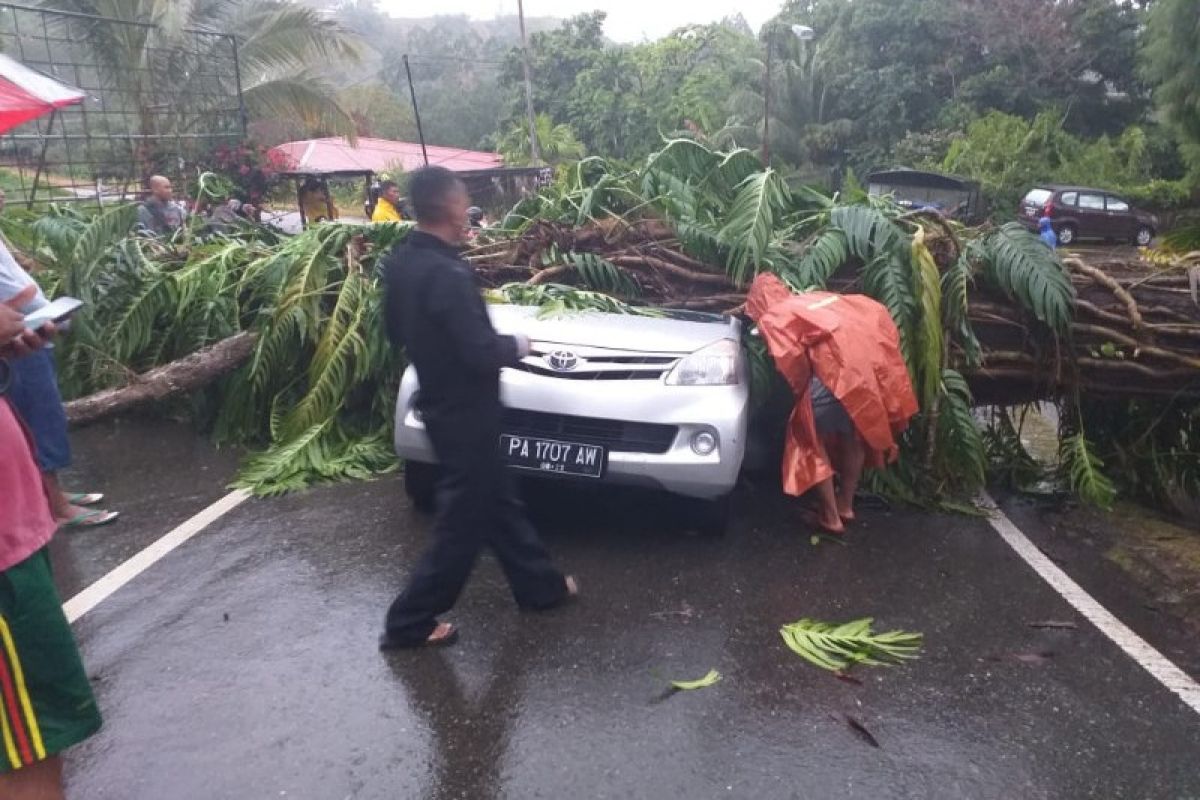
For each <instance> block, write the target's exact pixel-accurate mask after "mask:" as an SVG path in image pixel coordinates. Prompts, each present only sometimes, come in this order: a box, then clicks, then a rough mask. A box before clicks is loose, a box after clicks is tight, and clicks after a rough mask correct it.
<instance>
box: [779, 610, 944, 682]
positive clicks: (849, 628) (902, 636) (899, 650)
mask: <svg viewBox="0 0 1200 800" xmlns="http://www.w3.org/2000/svg"><path fill="white" fill-rule="evenodd" d="M872 622H873V620H872V619H871V618H869V617H867V618H863V619H857V620H851V621H850V622H845V623H842V624H840V625H834V624H830V623H827V622H818V621H817V620H814V619H808V618H805V619H801V620H799V621H797V622H793V623H791V624H789V625H784V626H783V627H782V628H780V630H779V633H780V635H781V636H782V637H783V641H784V643H785V644H787V646H788V648H789V649H791V650H792V652H794V653H796V654H797V655H798V656H800V657H801V658H803V659H804V660H806V661H808V662H809V663H810V664H813V665H814V666H817V667H820V668H821V669H827V670H830V671H832V672H837V671H842V670H846V669H848V668H850V667H852V666H854V665H855V664H866V665H868V666H893V665H895V664H899V663H902V662H903V661H906V660H909V659H913V658H917V656H918V653H919V652H920V649H921V645H922V640H923V637H922V635H921V634H919V633H909V632H907V631H888V632H886V633H879V634H877V633H875V632H874V631H873V630H872V629H871V624H872Z"/></svg>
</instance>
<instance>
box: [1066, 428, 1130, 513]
mask: <svg viewBox="0 0 1200 800" xmlns="http://www.w3.org/2000/svg"><path fill="white" fill-rule="evenodd" d="M1058 452H1059V462H1060V465H1061V467H1060V468H1061V471H1062V474H1063V475H1064V476H1065V477H1066V479H1067V482H1068V484H1069V485H1070V487H1071V491H1073V492H1075V493H1076V494H1077V495H1079V497H1080V498H1081V499H1082V500H1083V501H1084V502H1086V503H1090V504H1092V505H1094V506H1098V507H1099V508H1112V504H1113V501H1114V500H1115V499H1116V496H1117V490H1116V487H1114V486H1113V482H1112V481H1111V480H1110V479H1109V478H1108V476H1107V475H1105V474H1104V472H1103V469H1104V462H1103V461H1101V460H1100V459H1099V457H1097V456H1096V454H1095V453H1094V452H1093V450H1092V445H1091V444H1090V443H1089V442H1088V440H1087V437H1086V436H1085V435H1084V433H1083V431H1080V432H1078V433H1075V434H1073V435H1071V436H1067V437H1065V438H1063V439H1062V440H1061V441H1060V442H1059V451H1058Z"/></svg>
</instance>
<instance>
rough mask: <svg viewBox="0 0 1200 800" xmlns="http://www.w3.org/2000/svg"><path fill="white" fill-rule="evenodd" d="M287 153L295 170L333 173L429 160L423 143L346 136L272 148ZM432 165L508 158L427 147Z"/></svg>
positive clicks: (485, 165)
mask: <svg viewBox="0 0 1200 800" xmlns="http://www.w3.org/2000/svg"><path fill="white" fill-rule="evenodd" d="M271 149H272V151H275V152H280V153H282V154H283V155H285V156H287V159H288V161H289V163H290V164H291V169H292V170H293V171H295V172H311V173H313V174H323V173H329V172H355V171H363V172H387V171H388V170H392V169H395V168H396V167H397V166H399V167H401V168H402V169H403V170H404V171H405V172H411V171H412V170H415V169H419V168H420V167H422V166H424V164H425V161H424V159H423V158H422V157H421V145H420V144H418V143H416V142H395V141H391V140H389V139H370V138H366V137H360V138H359V140H358V146H357V147H352V146H351V145H350V144H349V143H348V142H347V141H346V140H345V139H341V138H337V137H332V138H328V139H305V140H303V141H299V142H286V143H284V144H281V145H278V146H277V147H273V148H271ZM426 150H427V151H428V152H429V164H430V165H431V166H439V167H445V168H446V169H450V170H454V171H455V172H469V171H472V170H483V169H496V168H497V167H503V166H504V159H503V158H501V157H500V156H499V155H497V154H496V153H484V152H480V151H478V150H461V149H459V148H457V147H438V146H436V145H428V146H426Z"/></svg>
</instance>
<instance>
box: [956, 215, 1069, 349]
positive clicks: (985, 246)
mask: <svg viewBox="0 0 1200 800" xmlns="http://www.w3.org/2000/svg"><path fill="white" fill-rule="evenodd" d="M977 252H978V253H979V254H980V255H981V256H982V257H983V259H984V270H983V276H984V278H985V279H986V280H987V281H988V282H989V283H990V284H992V285H993V286H995V287H996V288H998V289H1000V290H1001V291H1003V292H1004V293H1005V294H1007V295H1008V296H1009V297H1011V298H1013V299H1014V300H1016V301H1017V302H1018V303H1020V304H1021V306H1022V307H1024V308H1025V309H1026V310H1027V311H1028V312H1029V313H1031V314H1033V315H1034V316H1035V317H1037V318H1038V319H1039V320H1041V321H1042V322H1044V323H1046V325H1048V326H1049V327H1050V329H1051V330H1053V331H1054V332H1055V333H1057V334H1058V335H1060V336H1062V335H1065V334H1066V333H1067V331H1068V329H1069V327H1070V324H1071V317H1072V315H1073V313H1074V304H1075V288H1074V287H1073V286H1072V285H1071V278H1070V276H1069V275H1068V274H1067V270H1066V268H1065V267H1064V266H1063V264H1062V262H1061V261H1060V260H1059V259H1058V256H1057V255H1055V253H1054V251H1053V250H1051V249H1050V248H1048V247H1046V246H1045V245H1044V244H1043V243H1042V241H1041V240H1040V239H1038V238H1037V237H1036V236H1034V235H1033V234H1031V233H1030V232H1029V231H1027V230H1025V228H1023V227H1022V226H1021V225H1020V224H1019V223H1016V222H1010V223H1008V224H1006V225H1004V226H1003V227H1002V228H1000V230H998V231H996V232H995V233H993V234H992V235H991V236H988V237H987V238H986V239H984V241H983V243H982V245H981V246H980V248H979V250H978V251H977Z"/></svg>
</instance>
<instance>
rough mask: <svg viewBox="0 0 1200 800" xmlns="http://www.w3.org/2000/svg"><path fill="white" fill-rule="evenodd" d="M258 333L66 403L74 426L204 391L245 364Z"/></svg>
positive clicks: (226, 341)
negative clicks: (116, 386) (119, 385)
mask: <svg viewBox="0 0 1200 800" xmlns="http://www.w3.org/2000/svg"><path fill="white" fill-rule="evenodd" d="M257 339H258V334H256V333H253V332H250V331H243V332H241V333H238V334H235V335H233V336H231V337H229V338H228V339H223V340H221V341H219V342H217V343H216V344H214V345H210V346H209V347H206V348H204V349H203V350H198V351H196V352H195V353H192V354H191V355H189V356H184V357H183V358H181V359H179V360H178V361H172V362H171V363H170V364H164V365H163V366H161V367H156V368H154V369H152V370H150V371H149V372H146V373H143V374H141V375H138V376H136V377H135V378H134V379H133V381H132V382H131V383H129V384H128V385H127V386H122V387H119V388H116V389H106V390H104V391H102V392H97V393H96V394H92V395H88V396H87V397H81V398H79V399H78V400H72V401H70V402H69V403H66V404H65V407H66V410H67V419H68V421H70V423H71V424H72V425H87V424H89V423H92V422H96V421H97V420H100V419H103V418H105V417H110V416H112V415H114V414H120V413H123V412H125V411H129V410H130V409H133V408H136V407H138V406H140V405H144V404H146V403H157V402H161V401H163V400H167V399H169V398H172V397H175V396H177V395H181V394H186V393H188V392H194V391H196V390H197V389H202V388H204V387H205V386H207V385H208V384H210V383H212V382H213V381H215V380H217V379H218V378H220V377H221V376H223V375H226V374H228V373H230V372H232V371H233V370H235V369H237V368H238V367H240V366H241V365H242V364H244V363H245V362H246V361H247V360H248V359H249V358H250V355H251V354H252V353H253V352H254V343H255V341H256V340H257Z"/></svg>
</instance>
